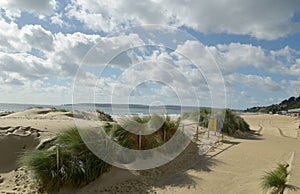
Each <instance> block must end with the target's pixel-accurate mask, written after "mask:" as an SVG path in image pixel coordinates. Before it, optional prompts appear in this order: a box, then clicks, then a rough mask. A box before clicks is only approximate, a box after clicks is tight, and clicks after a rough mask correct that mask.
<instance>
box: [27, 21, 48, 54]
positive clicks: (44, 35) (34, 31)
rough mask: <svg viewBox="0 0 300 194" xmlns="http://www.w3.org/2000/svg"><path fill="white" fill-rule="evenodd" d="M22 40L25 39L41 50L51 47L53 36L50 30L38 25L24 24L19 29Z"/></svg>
mask: <svg viewBox="0 0 300 194" xmlns="http://www.w3.org/2000/svg"><path fill="white" fill-rule="evenodd" d="M21 33H22V38H21V39H22V40H24V41H26V42H27V43H28V44H29V45H30V46H31V47H33V48H36V49H39V50H41V51H50V50H52V49H53V36H52V33H51V32H50V31H47V30H45V29H44V28H43V27H42V26H40V25H26V26H24V27H23V28H22V30H21Z"/></svg>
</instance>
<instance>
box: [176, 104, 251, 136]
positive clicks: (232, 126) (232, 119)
mask: <svg viewBox="0 0 300 194" xmlns="http://www.w3.org/2000/svg"><path fill="white" fill-rule="evenodd" d="M210 117H213V115H212V111H211V110H210V109H207V108H201V109H199V110H196V111H192V112H185V113H183V114H182V118H183V119H189V120H192V121H195V122H198V124H199V126H202V127H206V128H207V127H208V125H209V120H210ZM214 117H218V119H220V120H222V128H221V132H222V133H224V134H227V135H234V134H235V133H237V132H238V131H241V132H250V126H249V125H248V123H247V122H246V121H245V120H244V119H243V118H242V117H240V116H239V115H238V114H236V113H234V112H233V111H231V110H230V109H224V110H222V111H220V112H218V113H215V115H214Z"/></svg>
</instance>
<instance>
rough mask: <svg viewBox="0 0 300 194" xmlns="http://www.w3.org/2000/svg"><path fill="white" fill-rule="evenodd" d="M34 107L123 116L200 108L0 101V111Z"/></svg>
mask: <svg viewBox="0 0 300 194" xmlns="http://www.w3.org/2000/svg"><path fill="white" fill-rule="evenodd" d="M34 107H47V108H52V107H55V108H57V109H66V110H69V111H72V110H79V111H95V110H97V109H98V110H101V111H103V112H105V113H108V114H111V115H115V116H121V115H131V114H144V115H148V114H153V113H157V114H160V113H163V114H168V115H180V114H181V113H182V112H186V111H192V110H197V109H199V108H198V107H188V106H184V107H181V106H173V105H172V106H171V105H167V106H165V107H162V106H152V107H149V106H146V105H133V104H130V105H125V104H117V105H111V104H96V105H94V104H76V105H71V104H68V105H60V106H54V105H43V104H42V105H37V104H4V103H0V112H5V111H14V112H19V111H24V110H27V109H29V108H34Z"/></svg>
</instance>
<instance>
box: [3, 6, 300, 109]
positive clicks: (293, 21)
mask: <svg viewBox="0 0 300 194" xmlns="http://www.w3.org/2000/svg"><path fill="white" fill-rule="evenodd" d="M0 37H1V40H0V70H1V71H0V91H1V94H0V102H1V103H29V104H63V103H72V102H99V103H141V104H182V105H196V106H198V105H199V106H215V107H230V108H239V109H244V108H247V107H252V106H261V105H269V104H272V103H278V102H280V101H281V100H283V99H285V98H288V97H290V96H299V95H300V76H299V75H300V44H299V43H300V2H299V1H297V0H287V1H280V0H266V1H263V2H262V1H259V0H253V1H247V0H239V1H237V0H226V1H221V2H220V1H197V0H191V1H188V2H185V3H183V1H181V0H175V1H174V0H173V1H170V0H164V1H162V0H147V1H142V2H136V1H133V0H128V1H109V0H103V1H101V2H100V1H94V0H85V1H84V0H68V1H56V0H40V1H38V2H37V1H34V0H28V1H21V0H12V1H2V2H0ZM149 45H151V46H149Z"/></svg>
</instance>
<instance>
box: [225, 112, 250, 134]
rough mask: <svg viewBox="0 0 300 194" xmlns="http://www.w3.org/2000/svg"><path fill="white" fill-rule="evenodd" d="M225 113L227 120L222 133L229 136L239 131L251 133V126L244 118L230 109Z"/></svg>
mask: <svg viewBox="0 0 300 194" xmlns="http://www.w3.org/2000/svg"><path fill="white" fill-rule="evenodd" d="M224 111H225V112H224V114H225V118H224V122H223V126H222V129H221V132H223V133H226V134H228V135H233V134H234V133H235V132H237V131H242V132H249V131H250V126H249V125H248V123H247V122H246V121H245V120H244V119H243V118H242V117H240V116H239V115H238V114H236V113H234V112H232V111H231V110H230V109H225V110H224Z"/></svg>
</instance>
